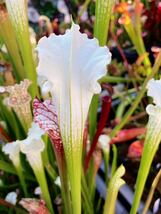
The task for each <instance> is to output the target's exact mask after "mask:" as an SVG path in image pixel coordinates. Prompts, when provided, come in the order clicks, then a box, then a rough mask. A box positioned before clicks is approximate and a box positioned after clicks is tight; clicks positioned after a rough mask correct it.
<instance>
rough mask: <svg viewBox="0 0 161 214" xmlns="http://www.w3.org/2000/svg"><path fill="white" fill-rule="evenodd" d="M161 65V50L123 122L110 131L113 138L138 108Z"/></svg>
mask: <svg viewBox="0 0 161 214" xmlns="http://www.w3.org/2000/svg"><path fill="white" fill-rule="evenodd" d="M160 65H161V52H160V53H159V55H158V57H157V59H156V61H155V64H154V66H153V68H152V73H151V74H150V75H149V76H147V77H146V79H145V81H144V83H143V85H142V88H141V90H140V92H139V93H138V95H137V97H136V99H135V101H134V102H133V104H132V106H131V107H130V108H129V110H128V111H127V113H126V114H125V115H124V117H123V119H122V120H121V122H120V123H119V124H118V125H117V126H116V127H115V128H114V129H113V130H112V132H111V133H110V137H111V138H113V137H114V136H115V135H116V134H117V132H118V131H119V130H120V129H121V128H122V127H123V126H124V125H125V124H126V123H127V122H128V120H129V118H130V116H131V115H132V114H133V112H134V111H135V109H136V108H137V106H138V104H139V103H140V101H141V99H142V97H143V96H144V94H145V92H146V85H147V83H148V81H149V80H150V79H151V78H153V77H154V76H155V74H156V73H157V72H158V70H159V67H160Z"/></svg>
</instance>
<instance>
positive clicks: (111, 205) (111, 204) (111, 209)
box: [103, 165, 125, 214]
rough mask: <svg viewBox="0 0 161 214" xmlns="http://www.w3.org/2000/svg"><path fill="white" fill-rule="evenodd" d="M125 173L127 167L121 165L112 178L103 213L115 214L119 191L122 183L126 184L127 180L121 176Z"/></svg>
mask: <svg viewBox="0 0 161 214" xmlns="http://www.w3.org/2000/svg"><path fill="white" fill-rule="evenodd" d="M124 173H125V168H124V166H123V165H121V166H120V167H119V168H118V169H117V170H116V172H115V173H114V175H113V177H112V178H111V180H110V183H109V186H108V189H107V197H106V200H105V205H104V211H103V214H114V213H115V204H116V199H117V195H118V191H119V189H120V188H121V186H122V185H124V184H125V181H124V180H123V179H122V178H121V177H122V176H123V175H124Z"/></svg>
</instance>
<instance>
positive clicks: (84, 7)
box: [79, 0, 91, 16]
mask: <svg viewBox="0 0 161 214" xmlns="http://www.w3.org/2000/svg"><path fill="white" fill-rule="evenodd" d="M90 1H91V0H85V2H84V4H83V5H82V8H81V10H80V13H79V16H82V15H83V13H84V12H85V11H86V10H87V7H88V5H89V3H90Z"/></svg>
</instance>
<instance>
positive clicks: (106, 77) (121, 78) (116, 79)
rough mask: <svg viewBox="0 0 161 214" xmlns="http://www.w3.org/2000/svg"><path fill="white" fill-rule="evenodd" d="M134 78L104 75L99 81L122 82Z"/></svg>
mask: <svg viewBox="0 0 161 214" xmlns="http://www.w3.org/2000/svg"><path fill="white" fill-rule="evenodd" d="M132 81H133V79H132V78H129V79H126V78H124V77H114V76H108V75H107V76H104V77H102V78H101V79H100V80H99V83H107V82H108V83H120V82H132Z"/></svg>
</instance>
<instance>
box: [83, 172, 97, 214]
mask: <svg viewBox="0 0 161 214" xmlns="http://www.w3.org/2000/svg"><path fill="white" fill-rule="evenodd" d="M81 190H82V196H83V198H84V202H85V207H86V210H87V212H88V213H89V214H93V213H94V211H93V204H92V202H91V199H90V194H89V190H88V186H87V183H86V180H85V175H84V172H83V170H82V188H81Z"/></svg>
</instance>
